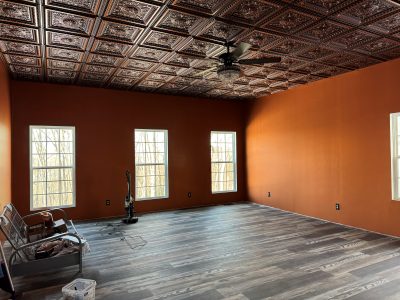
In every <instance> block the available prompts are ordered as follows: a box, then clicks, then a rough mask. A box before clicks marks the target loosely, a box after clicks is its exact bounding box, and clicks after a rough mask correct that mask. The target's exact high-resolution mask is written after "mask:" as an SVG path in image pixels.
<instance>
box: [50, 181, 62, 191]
mask: <svg viewBox="0 0 400 300" xmlns="http://www.w3.org/2000/svg"><path fill="white" fill-rule="evenodd" d="M60 192H61V191H60V182H59V181H50V182H47V194H55V193H60Z"/></svg>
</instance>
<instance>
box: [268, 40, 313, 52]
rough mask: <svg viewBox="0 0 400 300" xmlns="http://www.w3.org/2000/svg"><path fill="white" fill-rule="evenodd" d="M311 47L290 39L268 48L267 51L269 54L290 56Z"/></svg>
mask: <svg viewBox="0 0 400 300" xmlns="http://www.w3.org/2000/svg"><path fill="white" fill-rule="evenodd" d="M309 46H310V45H309V44H307V43H304V42H300V41H296V40H291V39H290V40H284V41H282V42H280V43H278V44H277V45H275V46H273V47H271V48H269V49H268V48H266V50H267V51H268V52H270V51H272V52H276V53H278V54H284V55H288V54H293V53H296V52H299V51H301V50H303V49H305V48H307V47H309Z"/></svg>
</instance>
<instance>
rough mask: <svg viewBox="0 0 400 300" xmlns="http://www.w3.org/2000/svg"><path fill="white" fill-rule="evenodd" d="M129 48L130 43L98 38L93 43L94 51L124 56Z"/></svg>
mask: <svg viewBox="0 0 400 300" xmlns="http://www.w3.org/2000/svg"><path fill="white" fill-rule="evenodd" d="M129 49H130V45H128V44H122V43H116V42H109V41H102V40H97V41H95V42H94V44H93V47H92V52H94V53H100V54H109V55H118V56H121V57H123V56H125V54H126V52H128V50H129Z"/></svg>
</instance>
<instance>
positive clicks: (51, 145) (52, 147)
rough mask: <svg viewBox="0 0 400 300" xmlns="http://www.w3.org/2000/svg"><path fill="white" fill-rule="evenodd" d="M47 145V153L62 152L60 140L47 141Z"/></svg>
mask: <svg viewBox="0 0 400 300" xmlns="http://www.w3.org/2000/svg"><path fill="white" fill-rule="evenodd" d="M46 147H47V149H46V150H47V153H59V152H60V149H59V143H58V141H55V142H47V143H46Z"/></svg>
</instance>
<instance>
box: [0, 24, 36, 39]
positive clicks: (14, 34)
mask: <svg viewBox="0 0 400 300" xmlns="http://www.w3.org/2000/svg"><path fill="white" fill-rule="evenodd" d="M0 39H9V40H15V41H21V42H30V43H38V41H39V33H38V30H37V29H33V28H28V27H22V26H16V25H11V24H4V23H0Z"/></svg>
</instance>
